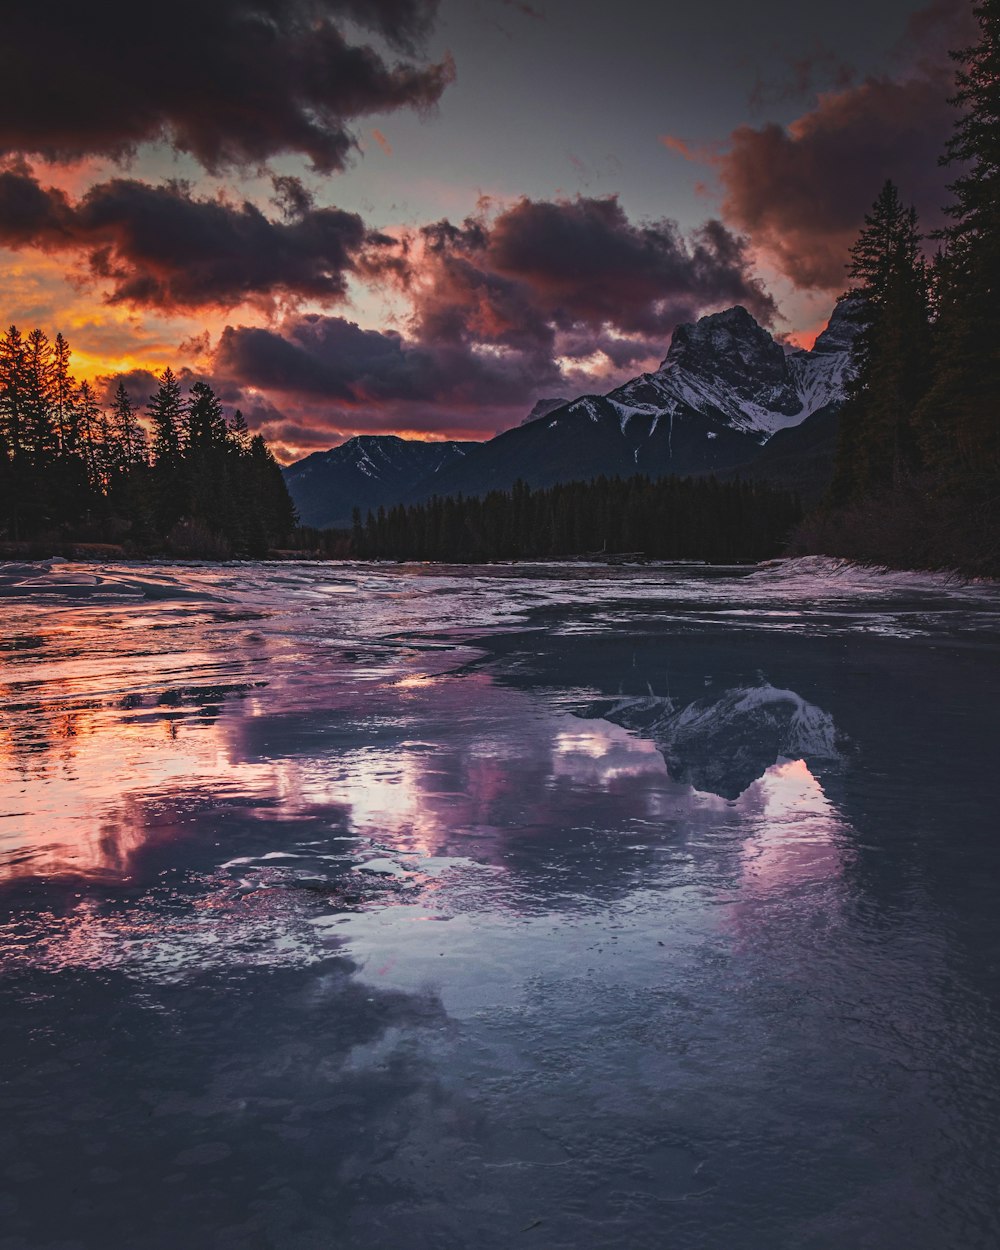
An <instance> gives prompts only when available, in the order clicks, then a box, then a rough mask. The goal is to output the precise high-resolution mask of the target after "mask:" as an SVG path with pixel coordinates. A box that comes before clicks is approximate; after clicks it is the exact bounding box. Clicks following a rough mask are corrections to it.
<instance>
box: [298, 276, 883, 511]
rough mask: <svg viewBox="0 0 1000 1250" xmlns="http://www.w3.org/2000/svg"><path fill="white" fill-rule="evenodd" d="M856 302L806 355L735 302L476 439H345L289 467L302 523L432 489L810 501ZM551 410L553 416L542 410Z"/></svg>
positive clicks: (836, 403)
mask: <svg viewBox="0 0 1000 1250" xmlns="http://www.w3.org/2000/svg"><path fill="white" fill-rule="evenodd" d="M857 314H858V308H857V304H856V303H855V302H853V301H852V300H842V301H841V302H840V303H839V304H838V305H837V307H836V309H835V310H834V313H833V316H832V318H831V320H830V324H829V326H828V327H827V329H826V330H825V331H824V332H823V334H821V335H820V337H819V338H818V339H817V341H816V345H815V346H814V347H813V349H812V350H811V351H808V352H807V351H796V352H787V351H786V350H785V349H784V348H783V347H782V346H781V344H780V343H778V342H776V341H775V339H774V338H772V336H771V335H770V334H769V333H768V332H767V330H765V329H764V328H763V327H762V326H760V325H758V323H757V322H756V321H755V320H754V318H753V317H752V316H751V315H750V313H748V312H747V310H746V309H745V308H740V307H737V308H730V309H728V310H727V311H726V312H721V313H714V314H712V315H711V316H708V317H703V318H702V319H701V320H700V321H698V322H696V323H694V324H692V325H682V326H679V327H678V328H677V330H676V331H675V332H674V336H673V339H672V341H671V344H670V350H669V351H668V352H667V356H666V359H665V360H664V361H663V363H662V364H661V365H660V367H659V369H657V370H655V371H654V372H652V373H644V374H642V375H641V376H640V377H637V378H633V379H632V380H631V381H630V382H626V383H625V384H624V385H623V386H619V387H616V388H615V389H614V390H612V391H609V392H608V393H607V394H606V395H584V396H582V397H581V398H579V399H575V400H572V401H570V402H563V401H558V400H543V401H540V402H539V403H538V404H536V406H535V408H534V409H533V411H532V413H531V414H530V415H529V418H528V419H527V420H526V421H525V422H524V423H523V424H521V425H519V426H515V427H514V428H513V429H510V430H506V431H504V432H503V433H502V434H498V435H497V436H496V437H495V438H492V439H490V440H489V441H488V442H485V443H421V442H408V441H406V440H403V439H400V438H396V437H394V436H392V435H383V436H377V435H367V436H362V437H358V438H353V439H350V440H349V441H348V442H346V443H344V444H343V445H342V446H341V447H336V448H334V449H333V450H332V451H328V452H318V453H316V454H315V455H312V456H309V457H308V458H307V459H305V460H302V461H300V462H299V463H298V464H295V465H292V466H291V468H289V469H287V470H286V471H285V472H286V481H287V482H288V488H289V490H290V492H291V494H292V498H293V499H294V500H295V504H296V506H297V508H298V509H299V513H300V515H301V517H302V519H303V520H304V521H305V522H306V523H307V524H311V525H320V526H323V525H347V524H349V523H350V516H351V509H352V508H354V507H359V508H360V509H361V510H362V512H367V510H368V509H369V508H377V507H378V506H379V505H380V504H382V505H384V506H386V507H389V506H391V505H392V504H394V503H415V502H420V501H421V500H425V499H428V498H430V497H431V496H432V495H455V494H459V493H461V494H465V495H482V494H484V493H486V492H487V491H489V490H494V489H508V488H509V487H511V486H513V484H514V483H515V482H516V481H518V480H519V479H520V480H522V481H524V482H526V483H528V485H530V486H534V487H539V486H552V485H554V484H555V483H557V482H566V481H573V480H589V479H591V478H595V477H599V476H601V475H602V474H604V475H606V476H621V477H630V476H632V475H633V474H636V473H643V474H647V475H648V476H650V477H654V478H655V477H667V476H671V475H675V474H677V475H684V476H688V475H701V474H706V473H716V474H719V475H720V476H725V477H731V476H733V475H734V474H735V473H737V472H738V473H740V474H743V475H746V476H758V477H761V478H765V479H766V480H768V481H772V482H774V483H776V484H780V485H787V486H790V487H792V488H793V489H796V490H800V491H802V492H803V493H804V494H805V495H806V496H807V497H815V496H816V495H818V494H819V493H820V492H821V491H822V489H823V487H824V485H825V482H826V478H827V477H828V475H829V468H830V464H831V463H832V455H833V449H834V447H835V445H836V414H837V412H838V411H839V408H840V406H841V404H842V403H843V400H844V398H845V385H846V381H847V378H848V373H849V368H850V348H851V343H852V341H853V338H854V335H855V334H856V331H857ZM550 407H551V411H549V409H550Z"/></svg>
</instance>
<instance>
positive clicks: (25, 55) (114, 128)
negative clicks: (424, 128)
mask: <svg viewBox="0 0 1000 1250" xmlns="http://www.w3.org/2000/svg"><path fill="white" fill-rule="evenodd" d="M436 10H437V0H208V2H207V3H206V2H205V0H170V3H165V2H164V0H151V2H150V3H147V4H145V5H142V6H137V5H136V4H135V3H134V2H133V0H128V3H126V0H100V3H98V4H81V3H79V0H50V2H49V3H46V4H13V5H7V6H5V12H4V19H3V36H2V42H0V151H5V152H8V153H11V152H21V153H28V154H37V155H40V156H42V157H45V158H46V159H51V160H65V159H75V158H78V157H81V156H86V155H91V154H100V155H105V156H112V157H115V158H123V157H127V156H128V155H130V154H131V153H132V152H134V151H135V149H136V147H137V146H138V145H139V144H141V143H145V142H150V141H166V142H168V143H170V144H171V145H172V146H174V147H175V148H177V149H179V150H180V151H183V152H188V153H190V154H191V155H192V156H193V157H195V159H197V160H198V161H199V162H200V163H201V164H202V165H203V166H204V167H205V168H206V169H209V170H213V171H214V170H219V169H222V168H225V167H228V166H242V165H255V164H259V163H262V162H265V161H267V160H269V159H270V158H271V157H273V156H277V155H279V154H281V153H287V152H296V153H301V154H303V155H305V156H307V157H308V158H309V159H310V160H311V161H312V164H313V166H314V167H315V168H316V169H317V170H320V171H323V172H329V171H331V170H335V169H341V168H343V167H344V165H345V163H346V161H347V159H348V157H349V155H350V153H351V150H352V148H354V147H355V146H356V145H355V139H354V136H353V135H352V133H351V131H350V129H349V126H348V123H349V122H350V121H351V120H352V119H354V118H357V117H360V116H363V115H364V114H368V113H374V112H384V111H386V110H388V109H397V108H406V107H413V108H418V109H420V108H426V107H429V106H430V105H432V104H434V103H435V102H436V101H437V100H438V99H439V97H440V95H441V93H442V91H443V90H444V88H445V86H446V85H447V84H448V83H449V82H450V81H451V79H452V77H453V67H452V65H451V62H450V60H446V61H444V62H442V63H440V64H434V65H428V64H426V63H422V62H420V61H419V60H418V61H417V63H414V61H413V60H409V61H406V60H404V61H402V62H392V63H390V62H389V60H387V59H386V57H385V56H384V55H383V54H381V53H380V52H378V51H376V50H375V49H373V48H372V47H370V46H368V45H366V44H364V43H352V42H349V40H348V38H347V36H346V35H345V33H344V29H343V19H349V20H350V21H351V22H352V23H354V24H355V25H356V26H359V27H362V28H366V29H367V30H369V31H370V32H372V33H374V34H375V35H377V36H379V37H380V38H382V39H383V40H386V41H388V42H389V43H390V44H392V45H395V47H396V48H397V49H398V50H399V51H400V52H402V53H403V54H404V56H406V55H409V56H411V57H412V56H413V55H414V54H415V53H416V52H417V51H418V49H419V47H420V43H421V40H422V39H423V38H424V36H425V35H426V34H427V32H428V30H429V28H430V26H431V23H432V21H433V19H434V16H435V13H436Z"/></svg>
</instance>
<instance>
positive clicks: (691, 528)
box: [351, 477, 802, 563]
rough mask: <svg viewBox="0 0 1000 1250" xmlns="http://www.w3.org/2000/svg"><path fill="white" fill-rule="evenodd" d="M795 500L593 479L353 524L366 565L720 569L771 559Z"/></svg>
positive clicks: (703, 483)
mask: <svg viewBox="0 0 1000 1250" xmlns="http://www.w3.org/2000/svg"><path fill="white" fill-rule="evenodd" d="M801 516H802V509H801V506H800V504H799V501H798V499H797V498H796V497H795V496H793V495H790V494H788V493H787V492H785V491H780V490H775V489H774V488H773V487H770V486H767V485H764V484H761V483H748V482H725V483H723V482H717V481H715V479H714V478H702V479H691V478H683V479H682V478H663V479H660V480H658V481H651V480H650V479H649V478H647V477H632V478H628V479H625V480H623V479H621V478H603V477H602V478H598V479H597V480H596V481H594V482H567V483H564V484H562V485H559V486H551V487H549V488H548V489H545V490H530V489H529V488H528V487H527V486H525V485H524V484H523V483H518V484H517V485H515V486H514V488H513V490H511V491H509V492H508V491H492V492H490V494H488V495H486V496H485V498H482V499H476V498H468V499H463V498H462V497H461V496H458V497H457V498H445V499H432V500H431V501H430V502H429V503H426V504H418V505H415V506H412V507H397V508H391V509H390V510H389V511H388V512H386V511H385V510H384V509H381V508H380V509H379V511H378V513H377V514H372V513H369V514H368V517H367V520H366V521H364V522H363V521H362V518H361V516H360V514H356V515H355V524H354V531H353V533H352V536H351V537H352V542H351V547H352V550H353V552H354V553H355V554H357V555H359V556H361V557H363V558H366V559H371V558H379V557H390V558H394V559H413V560H443V561H458V562H461V561H477V560H517V559H548V558H559V557H564V556H575V555H584V554H588V553H589V554H593V555H611V554H613V553H619V554H620V553H624V552H629V553H635V554H642V555H644V556H647V557H651V558H653V559H660V560H706V561H708V562H709V563H727V562H744V561H756V560H764V559H767V558H769V557H771V556H775V555H778V554H779V553H780V552H781V550H782V548H783V546H784V543H785V542H786V541H787V539H788V535H789V533H790V531H791V530H792V528H793V527H794V526H795V524H796V523H797V522H798V521H799V520H800V519H801Z"/></svg>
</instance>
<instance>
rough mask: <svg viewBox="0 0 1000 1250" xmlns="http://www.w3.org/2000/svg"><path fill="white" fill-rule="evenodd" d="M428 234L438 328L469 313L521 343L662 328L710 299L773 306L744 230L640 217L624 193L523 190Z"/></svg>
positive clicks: (455, 328) (430, 302) (490, 335)
mask: <svg viewBox="0 0 1000 1250" xmlns="http://www.w3.org/2000/svg"><path fill="white" fill-rule="evenodd" d="M423 235H424V239H425V241H426V244H427V249H426V250H427V255H428V257H429V264H428V266H427V269H428V271H429V272H425V273H424V274H423V275H422V276H423V277H425V278H429V282H425V283H424V284H423V285H422V286H421V287H420V288H419V291H418V294H417V312H418V316H419V317H420V318H421V320H422V321H423V322H424V323H425V324H426V323H428V322H430V323H432V324H434V326H435V328H436V329H438V330H439V331H447V330H448V328H449V327H450V328H451V330H452V332H453V333H456V332H458V333H460V330H461V326H462V325H463V324H466V325H471V326H472V327H474V328H475V330H476V331H477V332H478V333H479V334H480V336H481V337H482V338H484V339H485V340H487V341H495V342H500V343H506V344H512V343H516V341H517V340H518V339H519V338H520V337H521V336H523V335H524V334H525V333H529V334H533V335H538V334H539V333H544V330H543V329H541V327H548V332H549V334H550V336H551V334H552V333H554V332H556V331H572V330H574V329H579V328H581V327H586V328H589V329H591V330H593V331H595V332H599V331H600V330H601V329H602V328H606V327H614V328H615V329H616V330H618V331H621V332H623V333H626V334H628V333H639V334H644V335H647V336H649V337H652V338H657V339H658V340H662V339H663V336H664V335H666V334H668V333H669V332H670V331H671V330H672V329H673V327H674V326H675V325H677V323H678V322H680V321H685V320H689V319H690V318H691V317H692V316H696V315H697V314H698V312H699V311H701V310H703V309H705V308H707V307H710V306H725V305H731V304H744V305H745V306H746V307H747V308H749V309H750V310H751V311H752V312H754V313H755V315H757V316H758V317H759V318H760V319H761V320H764V321H770V320H771V319H772V318H773V316H774V314H775V307H774V303H773V301H772V299H771V297H770V296H769V295H768V294H767V292H766V291H765V290H764V289H763V287H762V286H761V284H760V283H759V282H758V281H757V279H756V278H754V277H753V275H752V273H751V271H750V264H749V259H748V257H747V255H746V247H745V243H744V241H743V240H741V239H739V238H737V237H735V236H734V235H733V234H731V233H730V231H728V230H727V229H726V228H725V227H724V226H723V225H721V224H720V223H719V222H714V221H713V222H709V223H707V224H706V225H705V226H704V227H702V228H701V229H700V230H698V231H695V232H694V234H693V235H692V236H690V237H688V238H685V237H684V236H683V235H682V234H681V232H680V230H679V228H678V226H677V224H676V223H675V222H672V221H668V220H662V221H655V222H633V221H631V220H630V219H629V217H628V216H627V215H626V213H625V211H624V209H623V208H622V206H621V204H620V203H619V201H618V199H617V197H615V196H609V197H607V198H601V199H597V198H590V197H584V196H579V197H577V198H576V199H573V200H555V201H551V200H542V201H539V200H530V199H522V200H519V201H518V202H517V203H516V204H514V205H512V206H511V207H510V208H508V209H506V210H504V211H503V212H501V213H499V214H498V215H497V217H496V218H495V219H493V220H492V221H491V222H487V221H485V220H483V219H470V220H468V221H466V222H465V223H464V225H463V226H462V227H461V228H458V227H455V226H453V225H452V224H451V223H450V222H440V223H438V224H437V225H434V226H430V227H427V228H426V229H425V230H424V232H423ZM445 321H448V325H444V324H442V323H443V322H445Z"/></svg>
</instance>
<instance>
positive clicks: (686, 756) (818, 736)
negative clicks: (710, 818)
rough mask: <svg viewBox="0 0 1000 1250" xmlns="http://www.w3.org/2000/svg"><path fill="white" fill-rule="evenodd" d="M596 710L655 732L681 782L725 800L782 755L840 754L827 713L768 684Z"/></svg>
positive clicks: (622, 703)
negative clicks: (678, 702)
mask: <svg viewBox="0 0 1000 1250" xmlns="http://www.w3.org/2000/svg"><path fill="white" fill-rule="evenodd" d="M596 714H597V715H600V716H602V717H603V718H604V719H605V720H609V721H612V722H614V723H615V724H617V725H623V726H625V727H626V728H628V729H635V730H638V731H639V732H641V733H642V734H643V735H644V736H646V737H649V738H652V740H653V741H654V742H655V743H656V745H657V746H658V747H659V749H660V750H661V751H662V752H663V757H664V759H665V760H666V762H667V767H668V768H669V770H670V775H671V776H672V777H673V778H674V780H675V781H683V782H685V783H687V784H688V785H692V786H694V787H695V789H696V790H703V791H708V792H711V793H713V794H718V795H721V796H722V797H723V798H729V799H735V798H737V797H738V796H739V795H740V794H742V793H743V791H744V790H746V789H747V787H748V786H750V785H751V784H752V783H753V782H754V781H756V780H757V779H758V777H761V776H763V775H764V773H765V772H766V771H767V769H768V768H770V767H771V765H772V764H774V763H776V762H777V761H778V760H779V759H781V758H785V759H804V760H806V761H808V762H814V761H822V760H833V759H836V758H838V752H837V746H836V730H835V727H834V723H833V719H832V717H831V716H830V715H829V713H827V712H824V711H823V710H822V709H821V708H818V707H816V706H815V705H814V704H812V703H807V702H806V701H805V699H803V698H802V697H801V696H800V695H797V694H796V693H795V692H794V691H793V690H778V689H776V688H775V687H774V686H772V685H769V684H764V685H760V686H749V687H737V688H735V689H732V690H727V691H726V692H725V694H723V695H722V696H721V697H720V698H716V699H698V700H696V701H695V702H694V703H689V704H687V705H686V706H684V707H678V706H677V705H676V704H675V703H674V702H673V700H671V699H666V698H659V697H657V696H655V695H651V696H649V697H647V698H639V699H622V700H619V701H617V702H616V703H614V704H612V705H611V706H610V707H602V708H601V710H600V711H598V712H596Z"/></svg>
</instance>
